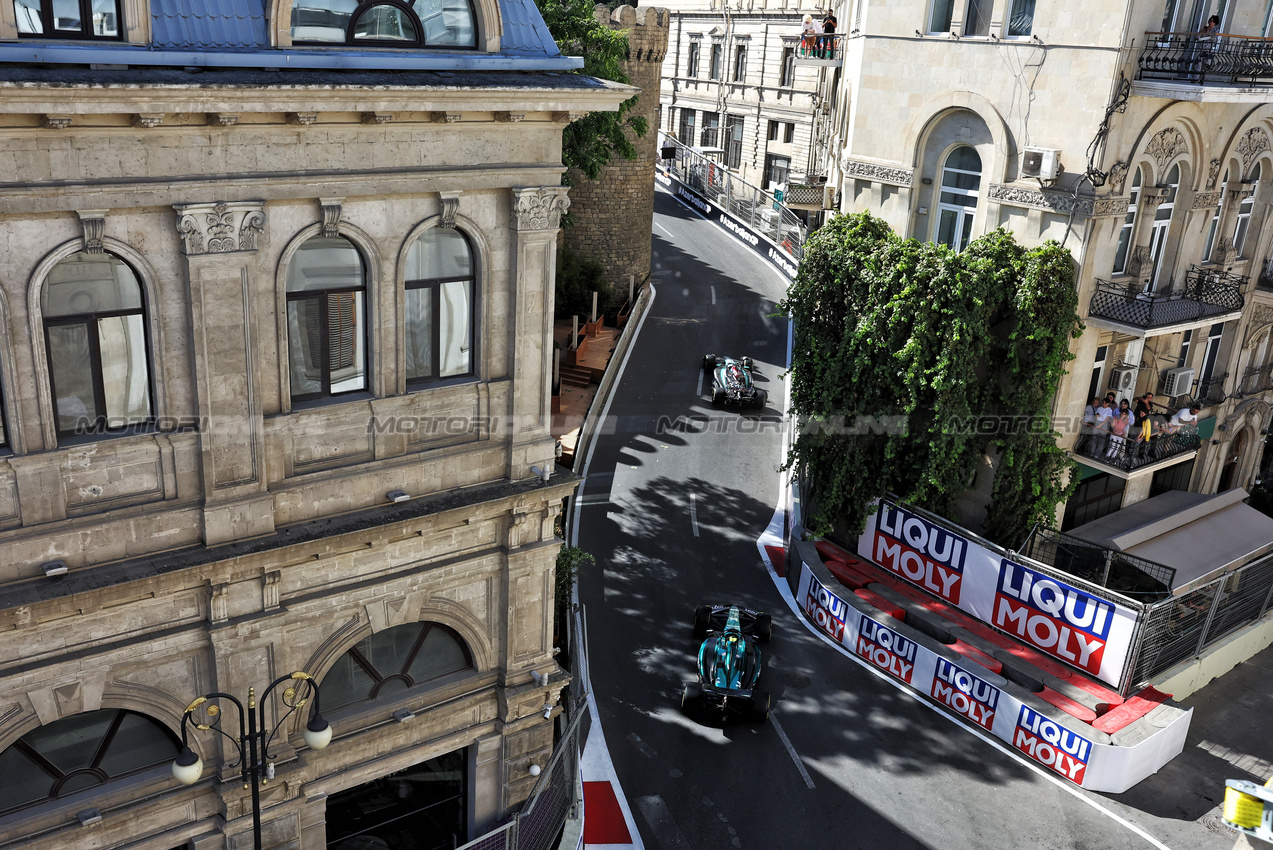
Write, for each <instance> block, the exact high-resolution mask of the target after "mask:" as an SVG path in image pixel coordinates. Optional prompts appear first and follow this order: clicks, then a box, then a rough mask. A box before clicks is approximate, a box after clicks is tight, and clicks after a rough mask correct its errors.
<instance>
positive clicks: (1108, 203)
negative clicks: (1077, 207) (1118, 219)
mask: <svg viewBox="0 0 1273 850" xmlns="http://www.w3.org/2000/svg"><path fill="white" fill-rule="evenodd" d="M1130 205H1131V201H1130V200H1129V199H1127V198H1115V197H1106V198H1096V199H1094V200H1093V201H1092V212H1091V215H1092V217H1093V218H1101V217H1103V216H1109V215H1127V209H1128V207H1129V206H1130Z"/></svg>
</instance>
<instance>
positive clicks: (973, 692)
mask: <svg viewBox="0 0 1273 850" xmlns="http://www.w3.org/2000/svg"><path fill="white" fill-rule="evenodd" d="M999 694H1000V691H999V689H998V688H996V687H995V686H994V685H992V684H990V683H989V682H987V681H984V680H982V679H979V678H978V677H976V676H974V675H973V674H972V673H969V672H968V671H967V670H965V669H964V668H962V667H960V666H959V665H958V664H955V663H953V662H951V661H947V660H946V659H945V658H938V659H937V671H936V673H935V675H934V676H933V690H932V697H933V699H935V700H937V701H938V702H940V703H941V704H942V705H945V706H947V707H949V708H952V709H954V710H955V711H956V712H958V713H959V714H962V715H963V716H964V717H967V718H968V719H969V720H971V721H972V722H973V723H976V724H977V725H978V726H980V727H982V728H983V729H989V728H990V727H991V726H993V725H994V721H995V709H996V708H997V707H998V705H999Z"/></svg>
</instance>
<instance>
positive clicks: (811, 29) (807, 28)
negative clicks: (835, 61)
mask: <svg viewBox="0 0 1273 850" xmlns="http://www.w3.org/2000/svg"><path fill="white" fill-rule="evenodd" d="M817 49H818V27H817V25H816V24H814V23H813V15H805V16H804V22H803V23H802V24H801V27H800V55H801V56H802V57H809V56H814V55H816V52H817Z"/></svg>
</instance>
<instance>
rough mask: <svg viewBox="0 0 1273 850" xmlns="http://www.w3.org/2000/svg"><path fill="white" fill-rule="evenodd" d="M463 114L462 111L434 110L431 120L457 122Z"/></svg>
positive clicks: (444, 122) (441, 122)
mask: <svg viewBox="0 0 1273 850" xmlns="http://www.w3.org/2000/svg"><path fill="white" fill-rule="evenodd" d="M463 116H464V113H462V112H434V113H433V120H434V122H435V123H437V124H457V123H459V120H460V119H461V118H462V117H463Z"/></svg>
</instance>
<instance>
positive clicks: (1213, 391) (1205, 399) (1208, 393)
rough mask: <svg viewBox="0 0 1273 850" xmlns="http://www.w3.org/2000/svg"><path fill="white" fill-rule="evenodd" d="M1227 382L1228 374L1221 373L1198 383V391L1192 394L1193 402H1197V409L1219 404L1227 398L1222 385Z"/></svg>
mask: <svg viewBox="0 0 1273 850" xmlns="http://www.w3.org/2000/svg"><path fill="white" fill-rule="evenodd" d="M1228 380H1229V373H1228V372H1221V373H1220V374H1219V375H1212V376H1211V377H1210V378H1208V379H1207V380H1205V381H1199V382H1198V391H1197V392H1196V393H1194V396H1193V400H1194V401H1195V402H1197V404H1198V406H1199V407H1210V406H1211V405H1213V404H1219V403H1220V402H1222V401H1224V400H1225V398H1227V395H1226V394H1225V391H1224V385H1225V382H1226V381H1228Z"/></svg>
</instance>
